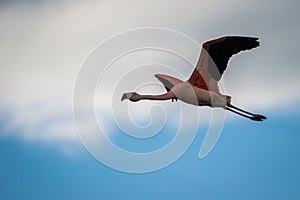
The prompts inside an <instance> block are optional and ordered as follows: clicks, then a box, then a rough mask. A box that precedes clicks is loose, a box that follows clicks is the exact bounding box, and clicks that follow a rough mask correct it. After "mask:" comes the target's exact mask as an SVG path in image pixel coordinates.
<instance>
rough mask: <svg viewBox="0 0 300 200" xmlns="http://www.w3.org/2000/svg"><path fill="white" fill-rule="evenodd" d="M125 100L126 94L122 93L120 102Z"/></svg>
mask: <svg viewBox="0 0 300 200" xmlns="http://www.w3.org/2000/svg"><path fill="white" fill-rule="evenodd" d="M125 99H127V94H126V93H124V94H123V95H122V97H121V101H124V100H125Z"/></svg>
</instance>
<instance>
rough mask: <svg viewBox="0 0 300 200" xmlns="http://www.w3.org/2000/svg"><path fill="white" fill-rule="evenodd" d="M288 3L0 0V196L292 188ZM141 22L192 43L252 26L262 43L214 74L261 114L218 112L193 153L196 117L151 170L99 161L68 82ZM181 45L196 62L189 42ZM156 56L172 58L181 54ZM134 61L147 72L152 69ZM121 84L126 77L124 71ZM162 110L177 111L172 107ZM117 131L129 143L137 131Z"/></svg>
mask: <svg viewBox="0 0 300 200" xmlns="http://www.w3.org/2000/svg"><path fill="white" fill-rule="evenodd" d="M298 8H299V2H297V1H293V0H290V1H282V2H281V1H269V0H264V1H237V0H229V1H227V3H226V4H225V5H224V3H223V2H222V1H217V0H213V1H179V0H176V1H167V0H166V1H151V2H148V1H126V2H119V1H88V2H87V1H72V2H71V1H40V2H39V3H36V1H27V2H26V3H24V2H23V1H5V2H4V1H3V2H1V3H0V27H1V31H0V42H1V46H0V66H1V67H0V77H1V79H0V96H1V98H0V124H1V126H0V148H1V151H0V198H1V199H67V198H72V199H83V198H87V199H299V198H300V193H299V186H300V172H299V169H300V157H299V156H298V152H300V145H299V140H300V138H299V137H300V135H299V133H298V132H299V128H300V127H299V125H298V124H299V123H298V121H299V117H300V110H299V108H298V107H297V106H298V102H299V100H300V92H299V78H298V76H299V73H300V68H299V67H298V58H299V55H298V54H299V52H298V47H299V45H300V40H298V39H297V38H298V36H299V34H300V24H299V20H298V19H299V17H300V16H299V12H298ZM179 14H180V15H179ZM141 27H162V28H168V29H172V30H177V31H180V32H183V33H185V34H187V35H189V36H190V37H192V38H193V39H195V40H196V41H198V42H199V43H202V42H203V41H205V40H208V39H212V38H216V37H219V36H222V35H229V34H230V35H231V34H232V35H252V36H258V37H259V38H260V41H261V47H259V48H258V49H255V50H253V51H249V52H247V53H241V54H239V55H238V56H235V57H233V58H232V60H231V61H230V63H229V68H228V69H227V70H226V72H225V74H224V77H223V81H224V85H225V86H226V93H227V94H230V95H231V96H232V97H233V102H234V103H235V104H236V105H239V106H241V107H243V108H247V109H250V110H251V111H255V112H261V113H263V114H265V115H266V116H267V117H268V120H266V121H264V122H261V123H257V122H252V121H250V120H247V119H242V118H240V117H238V116H235V115H233V114H228V115H227V116H226V119H225V124H224V128H223V130H222V134H221V136H220V138H219V140H218V142H217V144H216V146H215V147H214V149H213V150H212V151H211V153H210V154H209V155H208V156H207V157H205V158H204V159H198V153H199V148H200V146H201V144H202V142H203V139H204V135H205V131H203V129H202V126H200V128H199V130H198V132H197V135H196V137H195V139H194V141H193V143H192V145H191V146H190V148H189V149H188V150H187V151H186V152H185V153H184V154H183V156H182V157H181V158H180V159H178V160H177V161H176V162H174V163H173V164H171V165H170V166H168V167H166V168H163V169H161V170H158V171H155V172H152V173H145V174H130V173H124V172H119V171H116V170H113V169H111V168H109V167H107V166H105V165H103V164H102V163H100V162H99V161H97V160H96V159H95V158H94V157H93V156H92V155H91V154H89V153H88V151H87V150H86V149H85V148H84V146H83V144H82V143H81V142H80V140H79V137H78V135H77V133H76V131H75V127H74V123H73V111H72V95H73V89H74V83H75V82H76V77H77V75H78V72H79V70H80V67H81V65H82V63H83V61H84V60H85V59H86V58H87V56H88V55H89V53H90V52H91V50H92V49H94V48H95V47H96V46H97V45H98V44H99V43H101V42H102V41H104V40H105V39H106V38H108V37H111V36H112V35H115V34H118V33H120V32H122V31H126V30H130V29H134V28H141ZM170 37H171V36H170ZM158 38H159V37H158ZM129 42H130V41H129ZM159 42H163V41H158V43H159ZM180 45H181V44H178V46H175V47H177V48H179V49H180ZM123 47H126V45H125V44H124V46H122V47H120V49H121V48H123ZM125 49H126V48H125ZM181 50H182V51H185V52H187V54H188V55H191V60H192V62H196V60H195V59H196V58H197V55H198V52H196V51H191V50H188V49H186V48H184V47H183V46H182V48H181ZM147 53H149V52H147ZM150 53H151V52H150ZM143 56H144V55H141V54H132V55H131V56H130V55H129V56H128V57H126V59H127V60H126V59H125V60H120V64H124V66H125V64H128V63H129V65H128V66H130V64H132V63H135V62H134V61H135V59H136V58H135V57H139V58H140V59H141V60H138V61H142V58H145V57H143ZM151 56H152V57H150V58H157V57H159V56H162V55H159V56H157V55H156V54H151ZM159 58H160V57H159ZM171 58H172V57H171ZM147 59H148V58H147ZM164 59H166V60H167V61H166V63H168V64H169V65H170V66H172V65H175V64H176V63H179V62H177V60H176V59H177V58H176V59H170V58H169V57H167V58H166V57H164ZM193 59H194V60H193ZM132 60H133V61H132ZM158 60H159V59H158ZM137 63H139V62H137ZM135 64H136V63H135ZM116 66H117V65H116ZM175 67H177V68H176V69H177V70H181V71H180V73H181V74H182V75H183V77H188V76H189V75H190V73H191V69H190V68H188V67H183V69H182V68H180V67H181V66H174V68H175ZM146 68H147V66H146ZM161 68H162V69H161V71H160V72H163V73H165V72H167V70H166V69H165V68H163V66H161ZM138 73H139V76H140V80H142V81H143V80H147V81H148V79H147V78H148V77H151V78H153V74H152V73H154V72H152V71H146V70H145V71H144V72H143V71H139V72H138ZM114 78H115V79H118V77H114ZM112 79H113V78H112ZM151 80H152V79H151ZM153 80H154V81H155V79H154V78H153ZM112 81H113V80H112ZM157 83H158V82H157ZM124 85H126V86H128V90H130V89H131V88H130V87H129V86H131V85H130V83H127V84H124ZM144 91H146V92H147V91H149V92H152V91H155V88H154V89H153V88H145V90H144ZM107 99H108V101H110V99H109V98H107ZM107 99H104V100H107ZM120 105H121V106H122V104H120ZM135 105H136V104H133V105H131V106H130V107H129V108H130V109H133V110H132V112H133V113H135V110H134V109H140V108H141V105H142V106H143V105H145V104H140V105H139V106H138V105H136V106H135ZM162 105H163V106H165V107H167V109H172V108H174V107H175V104H171V103H170V104H168V103H164V104H162ZM173 105H174V107H173ZM176 105H178V104H176ZM100 107H101V106H100ZM176 109H177V108H176ZM108 110H109V109H108ZM198 112H200V113H204V114H206V113H207V110H206V109H203V108H201V109H199V110H198ZM172 113H173V115H174V116H176V115H175V114H176V113H177V110H176V112H175V111H173V112H172ZM172 113H171V114H172ZM137 114H139V113H137ZM147 116H148V115H147ZM147 116H146V117H147ZM169 116H171V115H169ZM138 123H139V122H138ZM106 125H107V128H108V129H109V128H110V127H111V126H110V124H109V123H107V124H106ZM167 125H168V126H170V125H171V124H170V123H168V124H167ZM113 134H116V135H117V134H118V132H117V131H114V133H113ZM164 134H168V133H167V132H164ZM173 135H174V133H173V132H171V133H170V134H169V135H166V136H164V135H162V136H160V135H159V137H156V138H155V139H156V140H158V139H162V141H159V142H158V146H159V145H162V144H161V143H160V142H162V143H163V142H165V141H168V140H170V137H171V136H173ZM145 141H146V140H144V143H147V142H145ZM115 142H116V143H118V142H120V144H122V145H123V146H126V145H127V144H128V145H129V146H128V149H138V148H139V146H138V144H139V143H136V142H135V141H134V142H132V143H130V142H129V141H127V140H125V142H124V141H122V138H121V139H120V141H118V138H117V139H116V138H115ZM144 143H143V144H144ZM132 144H137V146H134V147H132V146H130V145H132ZM155 147H157V144H152V146H151V144H150V149H153V148H155ZM145 149H146V150H147V148H145ZM145 149H142V150H145Z"/></svg>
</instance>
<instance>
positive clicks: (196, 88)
mask: <svg viewBox="0 0 300 200" xmlns="http://www.w3.org/2000/svg"><path fill="white" fill-rule="evenodd" d="M258 46H259V41H258V38H253V37H243V36H226V37H221V38H218V39H214V40H210V41H207V42H205V43H204V44H203V45H202V50H201V54H200V58H199V60H198V63H197V65H196V67H195V69H194V71H193V73H192V75H191V77H190V78H189V79H188V80H187V81H182V80H179V79H177V78H174V77H171V76H168V75H163V74H156V75H155V77H156V78H158V80H159V81H161V82H162V83H163V85H164V86H165V88H166V90H167V92H166V93H164V94H161V95H140V94H138V93H136V92H129V93H124V94H123V95H122V98H121V101H123V100H124V99H129V100H130V101H133V102H136V101H140V100H168V99H171V100H172V101H173V100H176V101H177V99H179V100H181V101H183V102H185V103H188V104H193V105H197V106H210V107H221V108H224V109H226V110H229V111H231V112H233V113H235V114H238V115H240V116H243V117H246V118H249V119H251V120H254V121H263V120H264V119H267V118H266V117H265V116H263V115H260V114H253V113H251V112H248V111H245V110H242V109H240V108H238V107H236V106H233V105H232V104H231V97H230V96H227V95H222V94H221V93H220V90H219V87H218V81H219V80H220V79H221V77H222V74H223V72H224V71H225V69H226V67H227V63H228V60H229V59H230V57H231V56H232V55H234V54H237V53H239V52H240V51H245V50H250V49H252V48H255V47H258Z"/></svg>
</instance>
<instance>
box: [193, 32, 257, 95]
mask: <svg viewBox="0 0 300 200" xmlns="http://www.w3.org/2000/svg"><path fill="white" fill-rule="evenodd" d="M258 46H259V41H258V38H255V37H243V36H226V37H221V38H218V39H215V40H210V41H207V42H205V43H204V44H203V45H202V50H201V54H200V57H199V60H198V63H197V65H196V67H195V69H194V71H193V73H192V75H191V77H190V78H189V80H188V81H189V82H190V83H191V84H192V85H195V86H197V87H199V88H203V89H205V88H209V82H210V81H211V79H213V80H214V81H213V82H215V83H214V85H215V84H216V83H217V81H219V80H220V79H221V77H222V74H223V72H224V71H225V69H226V67H227V63H228V60H229V59H230V57H231V56H232V55H234V54H237V53H239V52H240V51H245V50H250V49H252V48H255V47H258ZM207 85H208V86H207Z"/></svg>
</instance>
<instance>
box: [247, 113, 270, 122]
mask: <svg viewBox="0 0 300 200" xmlns="http://www.w3.org/2000/svg"><path fill="white" fill-rule="evenodd" d="M250 119H251V120H254V121H263V120H264V119H267V117H265V116H263V115H259V114H256V115H253V116H252V117H250Z"/></svg>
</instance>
